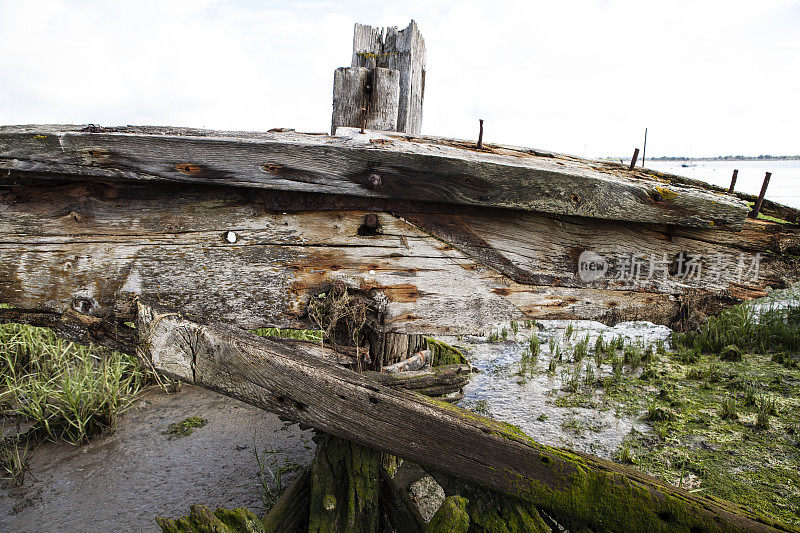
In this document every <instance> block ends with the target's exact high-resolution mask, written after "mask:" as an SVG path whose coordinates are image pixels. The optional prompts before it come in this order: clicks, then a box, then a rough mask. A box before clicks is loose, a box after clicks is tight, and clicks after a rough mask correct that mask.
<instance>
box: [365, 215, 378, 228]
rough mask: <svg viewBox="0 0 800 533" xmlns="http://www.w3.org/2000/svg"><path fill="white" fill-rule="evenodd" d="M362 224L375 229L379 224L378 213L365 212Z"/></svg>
mask: <svg viewBox="0 0 800 533" xmlns="http://www.w3.org/2000/svg"><path fill="white" fill-rule="evenodd" d="M364 225H365V226H366V227H368V228H369V229H377V227H378V226H379V225H380V220H379V219H378V215H376V214H375V213H367V214H366V215H364Z"/></svg>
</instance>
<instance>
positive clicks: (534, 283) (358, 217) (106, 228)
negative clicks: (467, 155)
mask: <svg viewBox="0 0 800 533" xmlns="http://www.w3.org/2000/svg"><path fill="white" fill-rule="evenodd" d="M0 212H2V216H0V302H5V303H8V304H10V305H12V306H13V307H15V308H17V309H23V310H27V311H26V312H29V313H38V315H37V316H35V317H34V316H33V315H30V316H28V317H27V318H25V319H24V320H23V319H20V321H44V322H48V324H47V325H54V326H56V325H57V326H58V327H60V328H61V329H68V327H73V325H74V326H75V327H77V328H78V329H77V330H75V331H74V332H73V333H74V334H78V332H79V330H80V334H84V333H85V330H86V329H87V328H88V327H89V326H90V325H88V324H84V325H81V324H77V325H75V324H73V325H70V324H67V323H61V321H62V320H63V316H62V315H64V313H66V312H67V311H69V310H71V311H74V312H76V313H77V314H78V315H80V316H78V317H77V318H76V319H75V320H73V322H75V321H76V320H78V321H79V320H94V319H108V318H112V317H114V316H117V315H119V314H120V313H119V312H118V309H116V307H117V306H119V305H120V303H121V302H124V301H125V297H126V295H128V294H134V295H138V296H140V297H142V298H146V299H151V300H153V301H161V302H164V303H165V304H166V305H169V306H171V307H173V308H175V309H177V310H179V311H180V312H182V313H185V314H188V315H194V316H203V317H205V318H206V319H208V320H221V321H225V322H229V323H233V324H236V325H238V326H240V327H242V328H245V329H255V328H259V327H265V326H274V327H309V325H310V323H309V321H308V319H307V315H306V305H307V303H308V301H309V299H310V298H311V297H312V296H314V295H316V294H319V293H321V292H324V291H325V290H327V289H328V288H329V287H330V283H331V281H333V280H340V281H342V282H343V283H344V284H346V286H347V287H348V288H349V290H351V291H352V292H353V293H357V294H361V295H363V296H364V297H365V298H366V299H368V300H370V301H372V302H375V306H376V308H377V307H380V314H381V321H380V323H377V324H376V328H375V331H376V332H377V333H376V336H375V337H374V338H371V339H370V346H371V348H372V350H373V354H375V356H374V357H373V360H374V362H375V363H376V365H378V364H380V365H381V366H385V365H386V364H388V363H389V362H390V353H391V352H392V351H394V352H396V353H401V354H402V353H405V354H406V355H408V354H413V353H415V352H416V351H418V350H419V349H420V348H421V347H422V346H421V345H422V341H421V340H420V338H419V337H416V338H413V339H411V341H410V342H409V340H408V338H407V337H403V336H397V337H393V336H392V335H387V336H385V337H383V336H381V335H382V334H389V333H395V334H401V333H402V334H436V333H443V334H459V333H475V332H476V331H486V329H487V328H488V327H491V324H492V323H494V322H496V321H509V320H525V319H527V318H530V319H534V318H536V319H549V318H559V319H594V320H600V321H603V322H607V323H614V322H617V321H620V320H636V319H644V320H651V321H653V322H656V323H663V324H671V323H674V322H675V321H676V320H677V318H678V317H679V315H680V313H681V309H682V306H683V301H682V300H683V299H684V298H685V296H686V295H687V293H688V292H693V293H699V294H702V295H705V299H704V300H702V299H701V300H699V301H701V308H700V311H703V312H706V313H713V312H715V311H717V310H718V309H719V308H720V306H723V305H729V304H731V303H734V302H736V301H739V300H741V299H743V298H753V297H758V296H762V295H764V294H766V289H767V287H773V288H780V287H783V286H786V285H788V284H789V283H792V282H793V281H796V280H797V279H798V276H800V270H799V269H798V265H797V254H798V251H800V231H798V228H797V227H795V226H788V225H785V224H775V223H770V222H767V221H758V220H748V221H747V222H746V224H745V226H744V227H743V228H742V229H741V230H733V229H729V230H708V229H705V230H704V229H690V228H676V227H674V226H656V225H652V226H645V225H635V224H626V223H620V222H610V221H599V220H586V219H581V218H574V217H550V216H543V215H537V214H533V213H520V212H514V211H509V210H502V209H494V210H487V209H470V208H458V207H454V206H448V205H442V204H420V203H413V202H398V201H387V200H375V199H372V200H370V199H358V198H353V197H331V196H327V195H297V194H295V193H278V194H275V193H271V192H264V191H257V190H252V189H236V188H224V187H219V188H217V187H208V186H177V185H171V186H164V185H158V186H156V185H131V184H119V183H116V184H112V183H98V182H82V181H77V182H76V181H63V182H62V181H56V180H54V179H42V180H28V179H17V178H6V179H5V180H4V181H3V182H2V183H0ZM368 216H371V217H373V218H374V219H375V222H376V225H375V227H374V228H373V229H369V228H366V229H368V231H365V226H366V225H365V219H366V218H367V217H368ZM584 250H593V251H595V252H597V253H599V254H603V255H605V256H614V255H615V254H616V255H620V256H624V255H625V254H631V253H636V254H638V255H639V256H644V257H647V256H650V255H654V256H655V257H657V258H661V257H663V256H664V255H665V254H666V256H667V258H668V259H674V258H676V257H678V256H679V254H681V253H684V254H687V253H688V254H701V255H703V256H704V257H706V258H707V260H710V259H713V257H714V256H715V255H717V254H719V256H720V257H721V258H722V263H721V265H722V266H725V267H727V268H729V269H731V270H735V269H736V268H737V267H738V263H739V262H740V261H741V262H742V263H743V264H746V265H751V264H752V263H753V262H754V261H755V259H756V258H757V256H758V254H760V259H761V261H760V267H759V272H758V276H757V279H755V280H752V279H749V278H745V279H743V280H741V281H737V280H736V279H735V278H733V277H731V276H721V277H719V278H718V279H717V278H714V277H713V276H701V277H698V278H697V279H683V278H675V277H671V276H670V277H668V278H667V279H661V278H660V277H658V276H657V277H654V278H652V279H646V278H645V279H641V280H627V279H614V278H613V277H611V276H608V277H604V278H602V279H598V280H596V281H594V282H592V283H584V282H582V281H581V280H580V279H579V277H578V275H577V259H578V257H579V255H580V253H581V252H582V251H584ZM706 266H708V263H706ZM15 312H19V311H15ZM48 313H50V314H52V313H56V314H57V316H49V315H48ZM87 317H88V318H87ZM54 320H55V321H58V322H59V323H58V324H53V321H54ZM95 323H96V326H93V327H95V328H97V327H105V325H106V324H105V323H102V322H98V321H97V320H95ZM84 326H85V327H84ZM114 327H116V326H114ZM81 328H83V329H81ZM93 334H94V335H95V336H97V335H100V336H102V332H100V331H99V330H95V331H94V333H93ZM402 347H404V349H403V350H401V349H400V348H402ZM390 348H391V349H390ZM375 368H377V366H376V367H375Z"/></svg>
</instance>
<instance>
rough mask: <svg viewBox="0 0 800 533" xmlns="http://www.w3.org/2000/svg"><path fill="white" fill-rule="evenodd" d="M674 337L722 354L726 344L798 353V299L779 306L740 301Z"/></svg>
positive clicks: (799, 331) (799, 341)
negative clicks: (695, 330) (741, 302)
mask: <svg viewBox="0 0 800 533" xmlns="http://www.w3.org/2000/svg"><path fill="white" fill-rule="evenodd" d="M678 339H679V340H680V341H681V342H682V344H684V345H685V346H687V347H693V348H695V349H697V350H699V351H702V352H714V353H722V352H723V350H725V349H726V348H727V347H729V346H733V347H736V348H738V349H740V350H742V351H744V352H753V353H775V352H787V353H793V354H797V353H798V352H800V300H797V299H796V298H795V299H792V300H790V301H787V302H785V303H784V304H782V305H777V304H775V303H769V304H764V303H760V304H759V303H752V302H748V303H744V304H740V305H737V306H735V307H731V308H729V309H725V310H724V311H722V312H720V313H719V315H717V316H716V317H711V318H709V320H708V321H707V322H706V323H705V324H703V326H702V327H701V328H700V331H698V332H697V333H696V334H685V335H683V336H680V337H678Z"/></svg>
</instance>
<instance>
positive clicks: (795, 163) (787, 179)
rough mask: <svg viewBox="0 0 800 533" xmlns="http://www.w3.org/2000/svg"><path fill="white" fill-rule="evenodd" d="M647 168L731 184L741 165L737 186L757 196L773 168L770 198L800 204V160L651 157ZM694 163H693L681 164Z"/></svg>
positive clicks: (723, 184)
mask: <svg viewBox="0 0 800 533" xmlns="http://www.w3.org/2000/svg"><path fill="white" fill-rule="evenodd" d="M645 165H646V166H647V168H652V169H654V170H659V171H661V172H669V173H670V174H677V175H679V176H686V177H687V178H692V179H696V180H702V181H705V182H708V183H711V184H713V185H719V186H720V187H725V188H728V186H729V185H730V184H731V174H733V169H735V168H738V169H739V177H738V179H737V180H736V190H737V191H740V192H744V193H750V194H754V195H756V196H758V193H759V192H760V191H761V183H762V182H763V181H764V173H766V172H772V178H771V179H770V182H769V188H768V189H767V196H766V197H767V199H768V200H772V201H773V202H778V203H781V204H785V205H788V206H791V207H796V208H800V160H798V159H792V160H786V161H656V160H652V161H650V160H648V161H646V163H645ZM682 165H694V166H686V167H684V166H682Z"/></svg>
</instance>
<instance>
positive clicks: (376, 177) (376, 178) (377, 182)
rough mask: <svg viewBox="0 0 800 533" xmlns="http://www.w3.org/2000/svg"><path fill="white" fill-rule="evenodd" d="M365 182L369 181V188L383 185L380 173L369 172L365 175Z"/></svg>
mask: <svg viewBox="0 0 800 533" xmlns="http://www.w3.org/2000/svg"><path fill="white" fill-rule="evenodd" d="M367 183H369V187H370V189H378V188H380V186H381V185H383V180H382V179H381V175H380V174H370V175H369V176H368V177H367Z"/></svg>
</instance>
